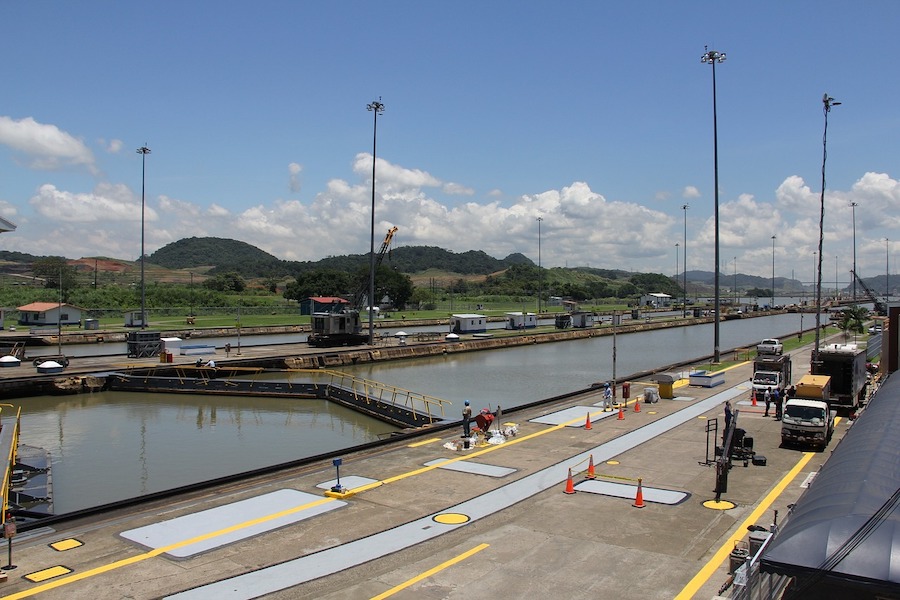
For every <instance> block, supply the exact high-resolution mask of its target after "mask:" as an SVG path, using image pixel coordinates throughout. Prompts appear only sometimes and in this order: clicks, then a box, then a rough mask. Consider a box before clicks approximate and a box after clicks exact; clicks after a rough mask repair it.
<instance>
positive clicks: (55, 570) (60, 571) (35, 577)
mask: <svg viewBox="0 0 900 600" xmlns="http://www.w3.org/2000/svg"><path fill="white" fill-rule="evenodd" d="M71 572H72V569H69V568H66V567H63V566H55V567H50V568H49V569H44V570H43V571H35V572H34V573H29V574H28V575H25V579H27V580H28V581H33V582H35V583H40V582H41V581H47V580H48V579H53V578H54V577H59V576H60V575H66V574H67V573H71Z"/></svg>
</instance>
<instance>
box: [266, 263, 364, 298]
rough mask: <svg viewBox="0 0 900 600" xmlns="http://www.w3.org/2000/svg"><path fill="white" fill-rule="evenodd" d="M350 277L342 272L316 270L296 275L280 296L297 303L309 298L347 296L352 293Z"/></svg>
mask: <svg viewBox="0 0 900 600" xmlns="http://www.w3.org/2000/svg"><path fill="white" fill-rule="evenodd" d="M352 287H353V286H352V285H351V281H350V276H349V275H348V274H347V273H345V272H344V271H336V270H334V269H317V270H315V271H307V272H306V273H301V274H299V275H297V279H296V280H295V281H293V282H292V283H289V284H288V285H287V287H285V289H284V293H283V294H282V295H283V296H284V297H285V298H287V299H288V300H297V301H298V302H299V301H301V300H304V299H306V298H309V297H311V296H347V295H349V294H350V293H352Z"/></svg>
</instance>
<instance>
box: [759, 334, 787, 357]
mask: <svg viewBox="0 0 900 600" xmlns="http://www.w3.org/2000/svg"><path fill="white" fill-rule="evenodd" d="M756 353H757V354H783V353H784V345H783V344H782V343H781V340H779V339H777V338H766V339H764V340H763V341H761V342H760V343H758V344H757V345H756Z"/></svg>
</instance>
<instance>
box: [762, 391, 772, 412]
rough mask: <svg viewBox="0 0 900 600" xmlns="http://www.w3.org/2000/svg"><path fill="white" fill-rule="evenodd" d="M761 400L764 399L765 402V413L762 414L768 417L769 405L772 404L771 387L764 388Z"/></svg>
mask: <svg viewBox="0 0 900 600" xmlns="http://www.w3.org/2000/svg"><path fill="white" fill-rule="evenodd" d="M763 400H765V402H766V414H764V415H763V416H764V417H768V416H769V406H771V405H772V388H770V387H767V388H766V391H765V393H764V394H763Z"/></svg>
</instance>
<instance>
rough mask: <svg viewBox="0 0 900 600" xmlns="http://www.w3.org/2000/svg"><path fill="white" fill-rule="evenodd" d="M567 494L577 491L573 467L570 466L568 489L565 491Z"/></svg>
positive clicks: (567, 480)
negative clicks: (573, 478) (573, 479)
mask: <svg viewBox="0 0 900 600" xmlns="http://www.w3.org/2000/svg"><path fill="white" fill-rule="evenodd" d="M563 493H566V494H574V493H575V482H574V481H572V469H571V468H569V477H568V479H566V489H565V490H564V491H563Z"/></svg>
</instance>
